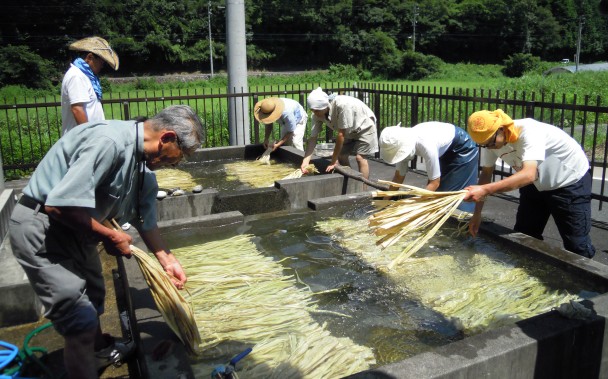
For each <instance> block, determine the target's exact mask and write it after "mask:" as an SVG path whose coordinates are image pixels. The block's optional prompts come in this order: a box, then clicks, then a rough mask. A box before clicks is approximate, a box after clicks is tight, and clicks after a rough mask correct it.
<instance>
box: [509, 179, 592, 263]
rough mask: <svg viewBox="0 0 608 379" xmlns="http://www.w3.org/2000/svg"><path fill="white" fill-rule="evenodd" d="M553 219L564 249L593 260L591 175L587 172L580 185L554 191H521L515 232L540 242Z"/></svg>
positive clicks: (526, 188) (533, 188) (523, 188)
mask: <svg viewBox="0 0 608 379" xmlns="http://www.w3.org/2000/svg"><path fill="white" fill-rule="evenodd" d="M549 215H551V216H553V219H554V220H555V224H556V225H557V229H558V231H559V234H560V236H561V237H562V240H563V242H564V248H565V249H566V250H569V251H572V252H573V253H576V254H579V255H582V256H584V257H587V258H592V257H593V256H594V255H595V247H593V245H592V244H591V238H590V237H589V232H590V230H591V174H590V173H589V172H587V173H586V174H585V176H583V177H582V178H581V179H580V180H579V181H578V182H576V183H574V184H571V185H569V186H567V187H564V188H558V189H555V190H551V191H539V190H538V189H536V187H535V186H534V185H533V184H529V185H527V186H525V187H522V188H520V189H519V208H518V209H517V218H516V221H515V228H514V229H515V231H517V232H521V233H524V234H527V235H529V236H532V237H534V238H538V239H540V240H542V239H543V231H544V230H545V226H546V225H547V221H548V220H549Z"/></svg>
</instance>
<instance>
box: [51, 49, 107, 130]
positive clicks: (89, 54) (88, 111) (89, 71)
mask: <svg viewBox="0 0 608 379" xmlns="http://www.w3.org/2000/svg"><path fill="white" fill-rule="evenodd" d="M69 49H70V50H72V51H76V52H78V56H77V57H76V58H75V59H74V60H73V61H72V63H71V64H70V68H69V69H68V71H67V72H66V73H65V75H64V76H63V81H62V83H61V134H65V133H67V132H68V131H69V130H71V129H72V128H73V127H75V126H76V125H80V124H83V123H85V122H89V121H100V120H105V116H104V114H103V108H102V106H101V99H102V88H101V83H100V82H99V73H100V72H101V70H102V69H103V68H104V66H105V65H108V66H109V67H111V68H112V69H113V70H115V71H116V70H118V65H119V60H118V55H116V52H115V51H114V50H112V48H111V47H110V44H108V41H106V40H105V39H103V38H100V37H88V38H84V39H81V40H78V41H76V42H74V43H72V44H71V45H70V47H69Z"/></svg>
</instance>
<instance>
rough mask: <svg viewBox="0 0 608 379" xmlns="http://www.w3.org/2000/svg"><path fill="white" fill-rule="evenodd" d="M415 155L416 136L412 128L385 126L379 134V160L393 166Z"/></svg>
mask: <svg viewBox="0 0 608 379" xmlns="http://www.w3.org/2000/svg"><path fill="white" fill-rule="evenodd" d="M414 155H416V134H415V132H414V130H412V128H402V127H400V126H387V127H386V128H384V129H383V130H382V133H380V158H381V159H382V160H383V161H385V162H386V163H390V164H395V163H398V162H401V161H403V160H408V161H411V160H412V158H414Z"/></svg>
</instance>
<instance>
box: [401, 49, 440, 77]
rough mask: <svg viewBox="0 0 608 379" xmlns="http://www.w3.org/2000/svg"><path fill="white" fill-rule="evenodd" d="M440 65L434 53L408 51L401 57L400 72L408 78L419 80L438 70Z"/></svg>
mask: <svg viewBox="0 0 608 379" xmlns="http://www.w3.org/2000/svg"><path fill="white" fill-rule="evenodd" d="M442 65H443V61H442V60H441V59H439V58H438V57H436V56H434V55H425V54H422V53H417V52H413V51H408V52H405V53H403V56H402V57H401V74H402V75H403V77H404V78H405V79H408V80H420V79H424V78H426V77H428V76H431V75H433V74H435V73H437V72H439V70H440V69H441V66H442Z"/></svg>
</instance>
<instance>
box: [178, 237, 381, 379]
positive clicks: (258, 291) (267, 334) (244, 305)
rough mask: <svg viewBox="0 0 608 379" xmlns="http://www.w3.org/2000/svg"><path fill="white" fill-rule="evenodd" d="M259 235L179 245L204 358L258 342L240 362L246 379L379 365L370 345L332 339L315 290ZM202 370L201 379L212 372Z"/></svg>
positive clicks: (333, 374)
mask: <svg viewBox="0 0 608 379" xmlns="http://www.w3.org/2000/svg"><path fill="white" fill-rule="evenodd" d="M252 238H253V236H250V235H241V236H236V237H233V238H228V239H225V240H220V241H213V242H209V243H205V244H200V245H195V246H190V247H187V248H181V249H176V250H173V253H174V254H176V255H177V256H178V257H179V259H180V262H181V263H182V265H183V267H184V269H185V270H186V273H187V274H188V277H189V281H188V285H189V288H190V290H191V293H192V297H193V300H192V304H193V310H194V314H195V317H196V320H197V324H198V326H199V329H200V333H201V336H202V343H201V350H202V356H203V357H206V358H207V359H216V358H218V357H223V356H234V355H236V354H238V353H240V352H241V351H243V350H244V349H245V348H247V347H253V351H252V352H251V353H250V354H249V355H247V356H246V357H245V358H244V359H243V360H242V361H240V362H239V363H238V365H237V366H238V367H237V369H238V373H239V375H240V376H241V377H242V378H295V377H297V378H314V379H316V378H338V377H343V376H347V375H350V374H354V373H356V372H359V371H362V370H365V369H367V368H369V367H370V365H373V364H374V363H375V359H374V356H373V353H372V351H371V350H370V349H369V348H367V347H365V346H360V345H357V344H356V343H354V342H353V341H352V340H350V339H348V338H337V337H333V336H332V335H331V334H330V333H329V332H328V331H327V329H326V328H325V327H324V326H323V325H319V324H318V323H317V322H316V321H315V320H314V319H313V318H312V317H311V313H312V312H316V311H320V310H319V309H318V308H317V306H316V304H315V301H314V300H313V299H312V296H313V294H312V293H311V292H310V290H309V289H307V288H301V287H299V286H298V285H297V282H296V280H295V279H294V278H293V277H291V276H285V275H284V273H283V271H284V267H283V266H281V265H280V264H279V263H277V262H275V261H273V259H272V258H270V257H266V256H264V255H263V254H262V253H260V251H259V250H258V249H257V247H256V245H255V244H254V243H253V241H252ZM209 369H212V367H211V366H210V367H209ZM200 370H202V371H201V372H200V377H209V375H210V372H207V371H205V369H200ZM197 374H198V373H197Z"/></svg>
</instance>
